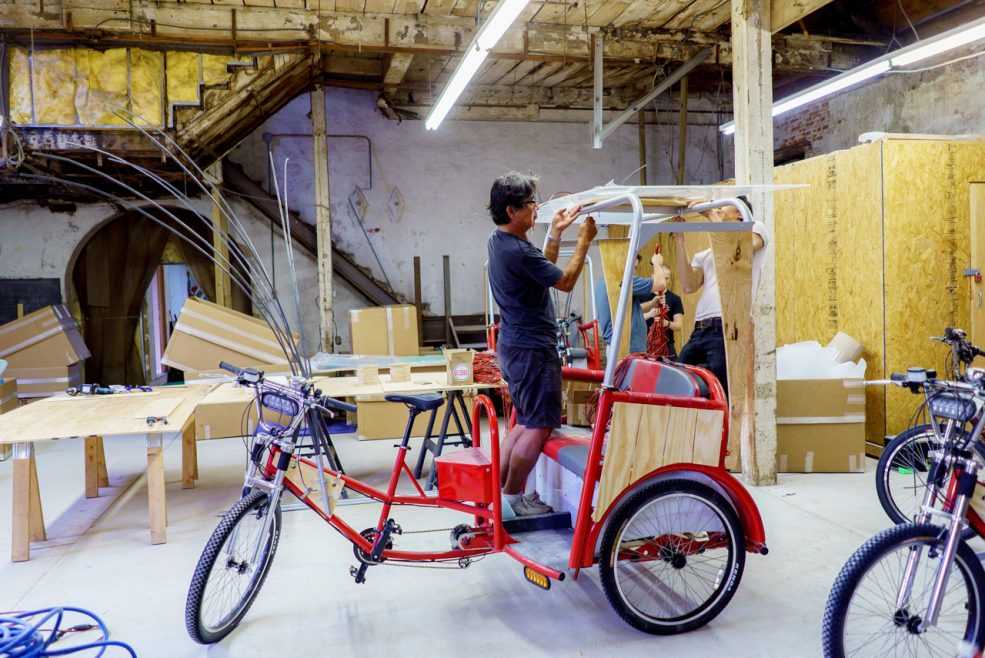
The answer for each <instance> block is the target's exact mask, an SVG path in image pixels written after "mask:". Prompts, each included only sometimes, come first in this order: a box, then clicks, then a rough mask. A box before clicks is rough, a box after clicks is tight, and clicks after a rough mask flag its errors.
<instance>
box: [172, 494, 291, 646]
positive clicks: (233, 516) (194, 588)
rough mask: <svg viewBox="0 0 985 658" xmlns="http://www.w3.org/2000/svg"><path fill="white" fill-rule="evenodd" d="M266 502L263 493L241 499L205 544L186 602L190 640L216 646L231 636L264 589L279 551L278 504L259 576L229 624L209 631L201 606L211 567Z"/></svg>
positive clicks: (186, 620)
mask: <svg viewBox="0 0 985 658" xmlns="http://www.w3.org/2000/svg"><path fill="white" fill-rule="evenodd" d="M267 499H268V495H267V494H266V493H265V492H262V491H253V492H251V493H250V494H249V495H247V496H246V497H244V498H241V499H240V500H239V501H238V502H237V503H236V504H235V505H233V506H232V507H231V508H230V509H229V511H227V512H226V513H225V514H224V515H223V517H222V520H221V521H219V525H218V526H217V527H216V529H215V530H214V531H213V532H212V536H211V537H210V538H209V541H208V543H207V544H206V545H205V549H204V550H203V551H202V555H201V557H199V560H198V564H197V565H196V567H195V574H194V575H193V576H192V581H191V585H189V587H188V599H187V600H186V602H185V629H186V630H187V631H188V635H189V637H191V639H192V640H194V641H195V642H198V643H199V644H215V643H216V642H219V641H220V640H222V639H223V638H224V637H226V636H227V635H229V634H230V633H231V632H232V631H233V630H234V629H235V628H236V627H237V626H238V625H239V623H240V622H241V621H242V620H243V617H244V616H246V613H247V612H248V611H249V609H250V606H252V605H253V601H254V600H255V599H256V596H257V594H259V592H260V588H261V587H263V583H264V581H265V580H266V579H267V574H268V573H269V571H270V565H271V564H272V563H273V560H274V554H275V553H276V552H277V544H278V542H279V539H280V529H281V510H280V504H279V503H278V505H277V508H276V509H275V510H274V518H273V523H272V525H271V529H270V533H269V534H268V537H267V540H266V543H265V546H264V549H263V553H262V557H261V563H262V566H261V567H260V569H259V575H258V576H257V577H256V578H255V579H254V581H253V583H252V584H251V586H250V588H249V589H248V591H247V592H246V593H245V595H244V596H243V597H242V598H241V599H240V601H239V603H238V604H237V605H238V609H237V610H236V612H235V614H234V615H233V617H232V619H230V621H229V622H227V623H226V624H225V625H223V626H222V627H221V628H219V629H218V630H209V629H208V628H206V627H205V626H204V624H203V623H202V620H201V612H202V603H203V601H204V597H205V591H206V587H207V585H208V580H209V574H210V573H211V572H212V567H213V565H214V564H215V561H216V559H217V558H218V557H219V553H220V551H221V550H222V547H223V546H224V545H225V543H226V539H228V537H229V535H230V534H231V533H232V531H233V529H234V528H236V526H237V525H239V523H240V521H242V520H243V518H244V517H245V516H246V515H247V514H248V513H249V512H251V511H253V510H255V509H256V508H258V507H261V506H262V505H265V504H267V503H266V501H267Z"/></svg>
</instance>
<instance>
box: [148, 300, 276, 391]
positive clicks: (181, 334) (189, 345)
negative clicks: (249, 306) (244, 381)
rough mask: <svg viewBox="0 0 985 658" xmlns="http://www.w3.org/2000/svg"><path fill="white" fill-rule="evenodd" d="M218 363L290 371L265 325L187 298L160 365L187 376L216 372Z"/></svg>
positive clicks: (221, 307)
mask: <svg viewBox="0 0 985 658" xmlns="http://www.w3.org/2000/svg"><path fill="white" fill-rule="evenodd" d="M220 361H226V362H228V363H231V364H232V365H234V366H237V367H240V368H245V367H250V366H252V367H257V368H260V369H263V370H266V371H267V372H286V371H288V370H290V366H289V365H288V362H287V357H286V356H285V355H284V352H283V350H282V349H281V346H280V343H278V342H277V337H276V336H275V335H274V332H273V331H271V329H270V327H269V326H268V325H267V323H266V322H264V321H263V320H260V319H257V318H254V317H251V316H249V315H245V314H243V313H239V312H237V311H234V310H232V309H229V308H225V307H224V306H219V305H218V304H213V303H212V302H207V301H205V300H202V299H198V298H197V297H189V298H188V299H187V300H185V304H184V306H182V307H181V313H180V314H179V315H178V322H177V323H175V325H174V332H173V333H172V334H171V339H170V340H169V341H168V346H167V349H165V350H164V356H163V357H162V358H161V363H163V364H164V365H166V366H170V367H172V368H178V369H179V370H183V371H185V374H186V377H188V376H189V373H196V372H201V371H213V370H217V369H218V368H219V362H220ZM191 377H192V378H194V375H193V374H192V375H191Z"/></svg>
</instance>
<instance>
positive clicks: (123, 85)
mask: <svg viewBox="0 0 985 658" xmlns="http://www.w3.org/2000/svg"><path fill="white" fill-rule="evenodd" d="M75 62H76V66H77V68H78V71H79V86H78V91H77V93H76V95H75V105H76V108H77V109H78V112H79V119H80V120H81V122H82V124H83V125H86V126H113V125H126V122H125V121H123V119H121V118H120V117H118V116H117V115H116V114H115V112H117V111H118V110H117V109H116V108H122V109H124V110H129V109H130V107H129V106H130V103H129V98H128V82H129V81H128V80H127V77H128V76H127V49H126V48H113V49H111V50H107V51H105V52H99V51H96V50H88V49H82V48H78V49H76V51H75Z"/></svg>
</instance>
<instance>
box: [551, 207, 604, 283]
mask: <svg viewBox="0 0 985 658" xmlns="http://www.w3.org/2000/svg"><path fill="white" fill-rule="evenodd" d="M575 216H577V212H576V213H575ZM572 221H574V220H573V219H572ZM596 233H598V228H596V226H595V220H594V219H592V218H591V217H587V218H586V219H585V221H584V223H583V224H582V225H581V227H579V229H578V244H577V245H575V253H574V254H572V256H571V258H569V259H568V263H567V265H565V266H564V271H563V272H562V274H561V278H560V279H558V281H557V283H555V284H554V287H555V288H557V289H558V290H560V291H562V292H571V291H572V290H574V288H575V284H576V283H578V277H580V276H581V268H582V267H584V265H585V256H586V255H587V254H588V247H589V245H591V244H592V240H593V239H594V238H595V234H596ZM544 255H545V256H546V255H547V254H546V253H545V254H544ZM554 257H555V258H557V247H555V248H554Z"/></svg>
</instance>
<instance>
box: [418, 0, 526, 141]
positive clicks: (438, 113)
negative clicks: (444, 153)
mask: <svg viewBox="0 0 985 658" xmlns="http://www.w3.org/2000/svg"><path fill="white" fill-rule="evenodd" d="M529 3H530V0H499V4H498V5H496V8H495V9H494V10H493V12H492V13H491V14H490V15H489V18H487V19H486V21H485V22H484V23H483V24H482V27H480V28H479V31H478V32H477V33H476V35H475V37H474V38H473V39H472V42H471V43H470V44H469V47H468V48H467V49H466V50H465V55H463V56H462V59H461V60H459V62H458V66H456V67H455V72H454V73H453V74H452V76H451V80H449V81H448V84H446V85H445V88H444V89H443V90H442V91H441V96H439V97H438V102H437V103H435V104H434V107H432V108H431V113H430V114H428V118H427V121H425V122H424V126H425V127H426V128H427V129H428V130H435V129H437V127H438V126H440V125H441V122H442V121H444V120H445V117H446V116H448V112H450V111H451V108H452V106H453V105H454V104H455V101H457V100H458V97H459V96H461V95H462V92H463V91H465V87H467V86H468V84H469V81H471V80H472V76H474V75H475V74H476V72H477V71H478V70H479V67H480V66H482V62H483V61H484V60H485V59H486V56H487V55H488V54H489V51H490V50H492V49H493V47H494V46H495V45H496V44H497V43H498V42H499V40H500V39H501V38H502V37H503V35H504V34H506V30H508V29H510V25H512V24H513V21H515V20H516V19H517V17H518V16H519V15H520V13H521V12H522V11H523V10H524V8H525V7H526V6H527V5H528V4H529Z"/></svg>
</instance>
